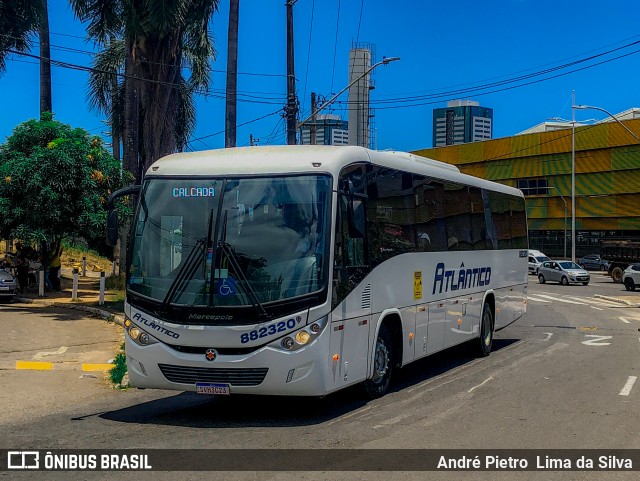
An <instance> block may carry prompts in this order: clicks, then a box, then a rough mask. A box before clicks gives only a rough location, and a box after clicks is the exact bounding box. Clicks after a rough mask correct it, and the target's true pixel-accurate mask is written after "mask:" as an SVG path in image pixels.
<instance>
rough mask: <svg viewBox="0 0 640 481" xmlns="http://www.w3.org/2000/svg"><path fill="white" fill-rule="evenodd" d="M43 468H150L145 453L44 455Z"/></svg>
mask: <svg viewBox="0 0 640 481" xmlns="http://www.w3.org/2000/svg"><path fill="white" fill-rule="evenodd" d="M44 468H45V469H53V470H58V469H59V470H76V469H77V470H84V469H105V470H119V471H120V470H143V469H152V466H151V464H150V463H149V456H148V455H146V454H52V453H47V454H46V455H45V456H44Z"/></svg>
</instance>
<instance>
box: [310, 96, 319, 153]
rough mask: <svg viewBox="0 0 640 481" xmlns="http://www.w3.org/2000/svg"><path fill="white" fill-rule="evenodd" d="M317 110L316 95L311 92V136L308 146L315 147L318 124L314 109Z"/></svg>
mask: <svg viewBox="0 0 640 481" xmlns="http://www.w3.org/2000/svg"><path fill="white" fill-rule="evenodd" d="M317 108H318V106H317V104H316V93H315V92H311V112H312V114H311V125H310V134H311V140H310V142H309V143H310V144H311V145H316V143H317V141H316V138H317V135H318V130H317V129H318V124H317V123H316V122H317V119H318V117H317V116H316V115H317V112H316V109H317Z"/></svg>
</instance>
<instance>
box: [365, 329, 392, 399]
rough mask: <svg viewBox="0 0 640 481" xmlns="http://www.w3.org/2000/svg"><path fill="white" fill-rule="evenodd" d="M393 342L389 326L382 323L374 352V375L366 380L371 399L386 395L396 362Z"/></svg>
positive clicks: (366, 390) (368, 394)
mask: <svg viewBox="0 0 640 481" xmlns="http://www.w3.org/2000/svg"><path fill="white" fill-rule="evenodd" d="M393 356H394V352H393V344H392V342H391V332H390V331H389V328H388V327H387V326H386V325H385V324H382V325H381V326H380V330H379V331H378V338H377V339H376V347H375V349H374V352H373V377H371V379H367V380H366V381H365V382H364V390H365V393H366V394H367V396H368V397H369V398H371V399H375V398H379V397H381V396H384V395H385V393H386V392H387V390H388V389H389V385H390V384H391V374H392V372H393V364H394V357H393Z"/></svg>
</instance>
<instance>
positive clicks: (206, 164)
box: [147, 145, 522, 196]
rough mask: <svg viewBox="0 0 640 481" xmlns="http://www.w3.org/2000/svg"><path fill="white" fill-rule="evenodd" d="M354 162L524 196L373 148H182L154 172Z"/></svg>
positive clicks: (209, 172) (256, 170)
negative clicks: (190, 149)
mask: <svg viewBox="0 0 640 481" xmlns="http://www.w3.org/2000/svg"><path fill="white" fill-rule="evenodd" d="M354 162H369V163H373V164H376V165H381V166H384V167H390V168H394V169H398V170H404V171H406V172H414V173H417V174H422V175H426V176H429V177H435V178H438V179H443V180H449V181H452V182H459V183H462V184H468V185H473V186H475V187H480V188H488V189H491V190H497V191H500V192H504V193H508V194H511V195H517V196H522V193H521V192H520V191H519V190H518V189H514V188H513V187H508V186H506V185H504V184H499V183H495V182H490V181H487V180H484V179H480V178H478V177H473V176H470V175H466V174H463V173H461V172H460V170H459V169H458V168H457V167H456V166H454V165H451V164H447V163H444V162H440V161H437V160H433V159H428V158H426V157H420V156H418V155H415V154H410V153H407V152H397V151H377V150H369V149H366V148H364V147H357V146H329V145H278V146H254V147H235V148H227V149H216V150H202V151H198V152H180V153H176V154H172V155H168V156H166V157H163V158H161V159H159V160H158V161H156V162H155V163H154V164H153V165H151V167H149V169H148V170H147V175H152V176H154V177H155V176H165V175H166V176H221V175H225V176H229V175H258V174H276V175H277V174H291V173H330V174H332V175H333V176H334V177H337V176H338V175H339V173H340V170H342V168H343V167H344V166H346V165H349V164H352V163H354Z"/></svg>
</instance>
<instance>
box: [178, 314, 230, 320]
mask: <svg viewBox="0 0 640 481" xmlns="http://www.w3.org/2000/svg"><path fill="white" fill-rule="evenodd" d="M189 320H190V321H232V320H233V316H232V315H229V314H189Z"/></svg>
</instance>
